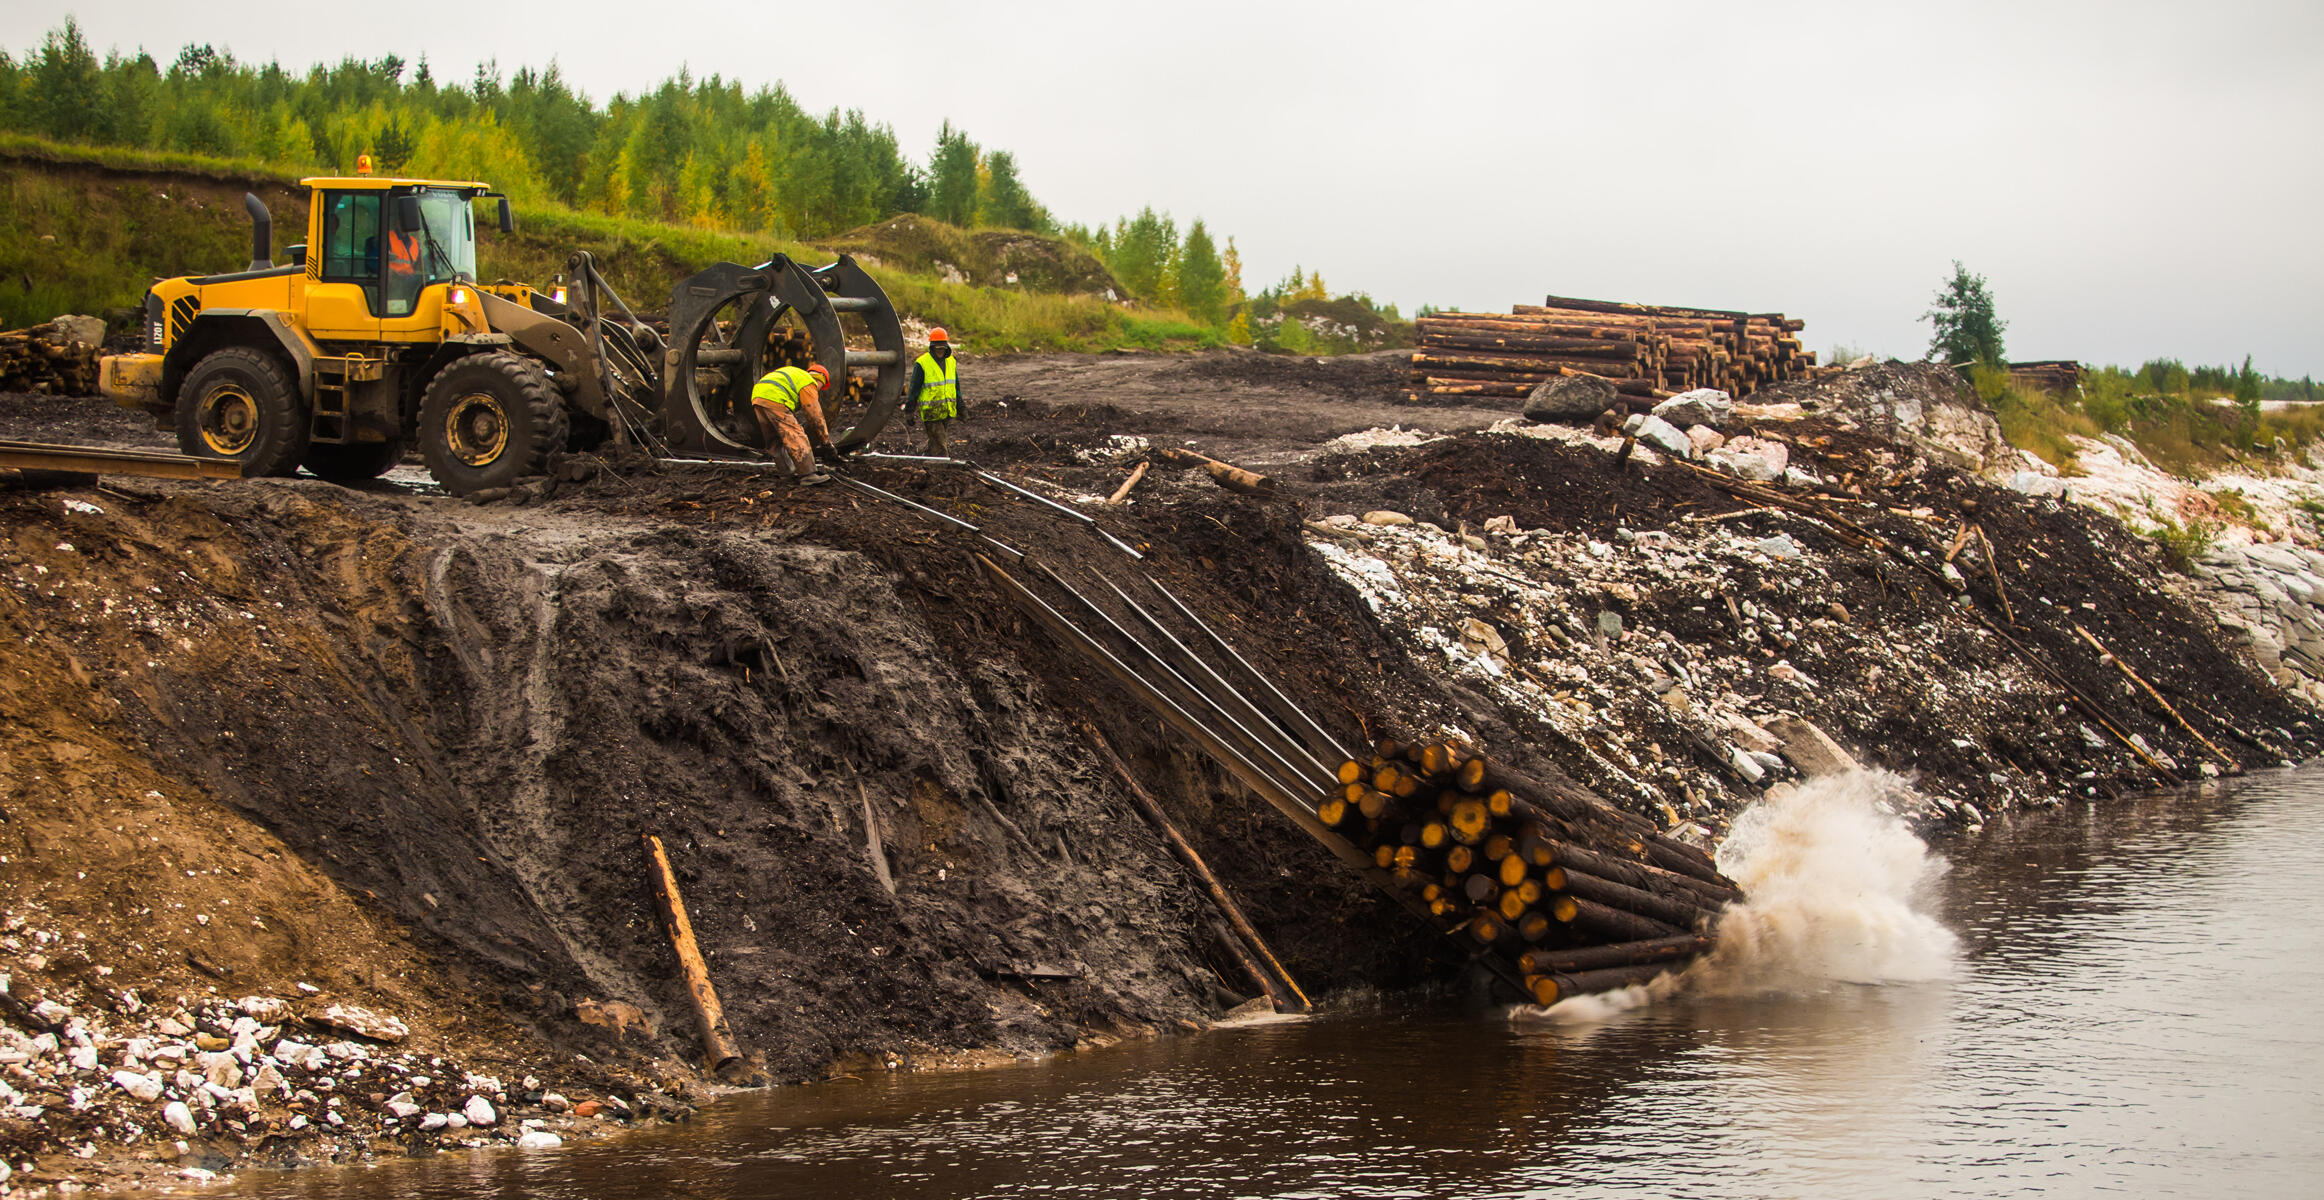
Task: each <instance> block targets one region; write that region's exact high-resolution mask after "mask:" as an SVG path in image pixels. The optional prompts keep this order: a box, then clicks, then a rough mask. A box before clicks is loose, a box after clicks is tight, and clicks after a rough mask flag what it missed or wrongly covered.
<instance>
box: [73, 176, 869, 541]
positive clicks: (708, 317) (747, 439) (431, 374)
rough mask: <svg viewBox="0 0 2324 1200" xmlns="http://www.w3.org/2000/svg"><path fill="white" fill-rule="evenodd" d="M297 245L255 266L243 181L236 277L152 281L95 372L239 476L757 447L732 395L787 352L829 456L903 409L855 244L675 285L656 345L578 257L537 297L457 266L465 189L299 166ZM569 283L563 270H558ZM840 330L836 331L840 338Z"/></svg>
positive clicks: (466, 254)
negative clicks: (801, 376) (813, 380)
mask: <svg viewBox="0 0 2324 1200" xmlns="http://www.w3.org/2000/svg"><path fill="white" fill-rule="evenodd" d="M301 182H302V184H303V186H305V187H306V188H307V189H309V197H310V203H309V205H308V212H307V237H306V241H305V242H304V243H302V244H299V245H294V246H292V247H290V249H289V252H288V257H289V260H290V261H289V262H288V263H287V264H285V265H283V266H276V265H275V264H274V262H273V259H272V253H271V247H272V242H273V220H272V217H271V216H270V215H269V214H268V212H267V210H266V206H265V205H264V204H263V203H261V202H260V201H259V199H258V198H257V197H256V196H249V195H246V196H244V197H243V204H244V207H245V208H247V209H248V210H249V213H250V217H251V223H252V230H251V261H250V263H249V265H248V266H247V267H245V268H244V269H243V270H240V271H236V272H232V273H228V274H221V275H202V276H189V277H183V278H178V279H165V280H161V281H159V282H156V283H155V284H154V285H153V287H152V289H151V290H150V291H148V292H147V293H146V297H145V348H144V350H143V351H141V352H138V353H134V354H122V355H112V356H108V357H106V358H104V359H102V360H100V362H99V386H100V388H101V390H102V391H103V392H104V393H105V394H106V395H109V396H111V397H113V398H114V399H115V400H116V401H117V402H119V403H121V404H124V405H127V406H129V407H133V408H139V409H142V410H144V411H146V412H149V413H151V414H152V415H153V416H154V417H155V418H156V420H157V421H158V422H159V423H160V425H161V427H163V428H165V429H174V430H175V431H176V434H177V440H178V446H179V448H180V449H182V450H183V451H185V452H186V453H187V454H191V455H197V456H202V457H211V458H226V459H231V460H233V461H235V462H237V463H239V464H241V468H242V473H243V474H244V475H246V476H259V475H289V474H292V473H294V472H296V471H297V470H298V469H299V468H301V467H304V468H306V469H307V470H308V471H310V472H312V473H313V474H315V475H317V476H320V477H322V478H324V479H332V480H339V481H357V480H364V479H370V478H373V477H375V476H378V475H380V474H383V473H384V472H386V471H387V470H388V469H389V468H390V467H393V466H394V465H395V464H396V463H397V462H399V461H401V460H402V458H403V455H404V451H405V450H406V449H407V448H409V447H411V446H414V445H416V446H417V447H418V449H419V451H420V456H421V458H422V460H423V461H424V462H425V463H426V464H427V468H428V472H429V474H431V475H432V476H434V477H435V479H436V481H437V482H438V483H439V484H441V485H442V486H443V487H444V488H445V489H446V490H447V491H450V492H452V493H454V494H456V495H458V494H465V493H468V492H472V491H476V490H479V489H482V488H490V487H504V486H507V485H508V484H511V483H514V482H515V481H517V480H519V479H522V478H525V477H527V476H531V475H539V474H542V473H544V472H546V471H547V470H548V469H549V468H550V466H551V463H552V459H553V458H554V457H555V456H557V455H559V454H561V453H564V452H565V451H567V450H588V449H594V448H596V447H597V446H599V445H601V444H603V443H606V442H618V443H631V444H636V445H639V446H642V447H643V448H645V449H647V450H648V451H649V452H652V453H655V454H658V455H663V456H670V457H681V456H718V455H721V454H725V455H733V454H740V453H747V452H750V451H753V450H754V449H756V448H757V443H758V440H759V434H758V428H757V422H756V421H755V420H753V419H752V417H751V413H750V388H751V385H752V383H754V382H756V380H757V379H758V378H759V376H761V375H763V374H765V373H766V372H767V371H770V370H772V369H774V368H775V367H777V366H781V365H784V363H785V362H792V363H794V364H796V365H802V366H803V365H805V364H806V363H808V362H818V363H821V364H822V365H823V366H824V367H825V368H826V369H827V370H828V371H829V372H830V375H831V378H832V379H833V381H834V382H835V386H833V387H832V388H830V389H827V390H828V392H829V394H828V395H827V396H826V397H825V400H824V407H825V417H826V419H827V421H828V423H829V426H830V428H832V429H834V430H837V431H839V432H837V433H836V434H835V435H834V438H833V440H834V442H835V444H836V445H837V446H838V448H839V449H840V450H841V451H842V452H845V451H848V450H853V449H855V448H858V447H860V446H862V445H863V444H865V443H866V442H869V441H870V440H871V438H872V437H873V436H875V435H876V434H878V433H879V431H880V430H881V428H882V427H884V426H885V425H886V423H887V421H888V419H889V418H890V417H892V416H894V415H895V413H896V412H897V411H898V409H899V408H900V407H901V405H902V400H903V391H904V375H905V356H904V352H903V351H904V341H903V332H902V328H901V326H900V324H899V322H898V320H897V317H896V312H895V309H894V307H893V306H892V305H891V304H890V303H889V302H888V299H887V295H886V293H884V292H882V291H881V290H880V287H879V285H878V284H877V283H875V282H874V281H873V280H872V278H871V277H870V276H869V275H867V274H865V273H864V271H863V270H862V269H861V268H860V267H858V266H857V265H856V264H855V262H854V261H853V260H852V259H849V258H847V257H845V256H842V257H841V258H840V259H839V260H838V261H837V262H834V263H832V264H830V265H828V266H824V267H820V268H813V269H810V268H807V267H804V266H801V265H800V264H798V263H796V262H793V261H791V260H790V259H789V258H787V257H783V256H777V257H776V258H774V259H772V260H770V261H768V262H765V263H761V264H759V265H758V266H755V267H746V266H742V265H740V264H736V263H719V264H716V265H714V266H712V267H710V268H708V269H706V270H704V271H702V272H701V273H699V274H697V275H695V276H694V277H692V278H690V279H687V280H684V281H681V282H680V283H679V284H678V285H677V286H676V287H675V288H674V289H673V291H672V294H671V301H670V308H669V319H670V328H671V330H672V333H673V336H672V337H671V338H669V339H664V338H663V337H662V336H661V335H660V334H659V333H658V332H657V331H656V329H655V328H654V327H653V326H651V325H649V324H647V323H646V322H645V321H644V320H642V319H640V318H639V317H638V315H637V314H636V313H634V312H632V311H631V310H630V308H629V306H628V305H627V304H625V303H624V302H623V301H622V299H621V297H620V296H619V295H617V294H615V292H614V291H613V289H612V288H611V287H610V286H609V285H608V284H607V283H606V281H605V279H604V277H603V276H602V275H601V274H599V273H598V271H597V269H596V267H595V264H594V263H593V262H592V261H591V259H590V256H589V255H588V254H587V253H586V252H578V253H575V254H574V255H573V256H572V257H571V259H570V260H568V262H567V275H566V276H560V277H559V280H558V281H557V285H556V286H555V287H553V288H552V289H550V290H546V291H543V290H538V289H535V288H533V287H531V286H529V285H526V284H522V283H512V282H508V281H501V282H498V283H494V284H490V285H482V284H479V283H478V282H477V279H476V244H477V236H476V222H475V204H476V202H478V201H480V200H487V199H491V200H497V201H498V202H499V204H498V215H499V224H500V229H501V232H502V233H504V234H507V233H512V232H514V229H515V223H514V220H513V216H512V214H511V212H510V208H509V202H508V198H507V197H505V196H501V195H499V194H498V193H495V192H493V191H492V190H491V189H490V188H489V187H487V186H486V185H485V184H482V183H477V182H472V181H447V180H428V179H392V178H375V177H371V176H354V177H346V178H318V179H307V180H303V181H301ZM568 276H569V278H568ZM851 338H852V339H853V340H854V341H855V342H857V343H859V345H858V346H856V347H851V346H850V345H849V341H850V339H851Z"/></svg>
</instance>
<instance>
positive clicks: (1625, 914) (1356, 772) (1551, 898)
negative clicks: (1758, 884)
mask: <svg viewBox="0 0 2324 1200" xmlns="http://www.w3.org/2000/svg"><path fill="white" fill-rule="evenodd" d="M1374 749H1375V753H1374V755H1373V757H1372V758H1371V759H1370V760H1369V761H1362V760H1356V759H1350V760H1348V761H1346V762H1344V763H1342V764H1340V767H1339V772H1338V775H1339V786H1338V787H1337V788H1336V789H1334V790H1332V791H1330V792H1328V793H1326V794H1325V796H1324V797H1323V799H1322V801H1321V803H1319V804H1318V805H1317V808H1316V816H1317V818H1318V819H1320V820H1321V821H1322V822H1323V823H1324V824H1325V825H1328V826H1330V827H1332V828H1333V829H1334V830H1336V831H1338V832H1339V833H1340V835H1341V836H1343V837H1345V838H1347V839H1348V840H1349V841H1350V842H1352V843H1354V844H1355V845H1356V846H1358V847H1359V848H1362V849H1365V850H1368V851H1370V852H1371V854H1372V857H1373V862H1374V863H1376V864H1377V865H1378V866H1379V867H1380V868H1381V869H1382V870H1383V871H1386V872H1388V873H1389V876H1390V878H1391V880H1392V881H1393V882H1394V884H1395V885H1396V886H1397V887H1399V888H1401V889H1403V890H1405V891H1406V892H1407V893H1409V894H1410V895H1411V896H1413V897H1414V898H1416V899H1417V900H1418V901H1419V902H1420V903H1421V904H1422V905H1425V906H1426V907H1427V909H1428V911H1429V912H1430V913H1431V914H1432V915H1434V916H1435V917H1437V918H1438V919H1440V920H1441V921H1444V922H1447V923H1456V922H1457V923H1458V926H1459V929H1460V931H1461V935H1462V936H1464V937H1466V938H1467V939H1468V940H1469V941H1470V942H1471V943H1473V944H1474V945H1475V946H1476V947H1477V949H1478V950H1479V951H1480V953H1482V954H1487V955H1493V956H1496V957H1497V958H1498V959H1499V960H1500V962H1501V965H1502V966H1503V967H1504V968H1506V970H1505V972H1504V973H1513V974H1514V975H1515V976H1516V977H1517V978H1519V979H1520V980H1522V982H1523V985H1524V989H1525V991H1526V993H1527V994H1528V995H1529V996H1531V997H1532V998H1533V1000H1534V1002H1535V1003H1538V1004H1543V1005H1549V1004H1554V1003H1556V1002H1558V1001H1559V1000H1563V999H1566V998H1568V997H1571V996H1577V995H1585V994H1588V993H1592V992H1604V991H1611V990H1613V989H1615V988H1622V987H1629V986H1632V985H1634V984H1643V983H1646V982H1648V981H1649V980H1652V979H1653V978H1654V977H1655V976H1657V975H1661V974H1663V973H1665V972H1668V971H1675V970H1677V969H1679V968H1680V967H1682V966H1684V965H1685V964H1686V963H1687V962H1688V961H1690V960H1692V959H1693V958H1695V957H1696V956H1698V955H1700V954H1702V953H1704V952H1705V951H1707V950H1708V949H1710V946H1711V934H1712V932H1713V930H1714V927H1715V926H1716V924H1717V921H1718V915H1719V911H1720V909H1721V908H1722V907H1724V906H1725V905H1727V904H1729V903H1731V902H1734V901H1738V900H1741V899H1742V898H1743V893H1742V891H1741V890H1740V889H1738V888H1737V887H1736V886H1735V882H1734V881H1733V880H1731V879H1728V878H1727V877H1726V876H1725V875H1722V874H1720V873H1719V869H1718V867H1717V866H1716V865H1714V864H1713V863H1712V861H1711V857H1710V856H1709V855H1708V854H1705V853H1704V852H1703V851H1701V850H1699V849H1696V848H1695V847H1693V846H1689V845H1687V844H1686V843H1684V842H1680V841H1677V840H1675V839H1673V838H1670V837H1668V836H1666V835H1664V834H1663V833H1662V832H1661V831H1659V830H1657V829H1656V828H1655V826H1654V824H1653V822H1651V821H1648V820H1647V819H1646V818H1644V817H1640V816H1636V815H1634V814H1631V813H1626V812H1623V811H1621V810H1620V809H1616V808H1612V807H1609V806H1607V805H1606V804H1605V803H1604V802H1602V801H1600V800H1598V799H1597V798H1596V797H1594V796H1592V795H1590V794H1589V793H1588V792H1586V791H1584V790H1582V789H1581V788H1579V787H1577V786H1574V785H1572V784H1567V783H1551V782H1545V781H1542V780H1537V779H1533V778H1530V777H1528V776H1526V775H1523V774H1520V773H1518V772H1517V771H1514V770H1512V769H1510V768H1509V767H1507V766H1505V765H1502V764H1499V763H1495V762H1492V761H1490V760H1488V759H1486V758H1485V757H1483V756H1482V755H1478V754H1475V753H1473V752H1471V751H1470V750H1469V749H1468V748H1466V747H1464V746H1461V745H1459V744H1458V743H1453V742H1432V743H1428V744H1425V745H1412V746H1407V745H1401V744H1399V743H1396V742H1393V741H1383V742H1381V743H1379V744H1378V745H1377V746H1376V747H1375V748H1374Z"/></svg>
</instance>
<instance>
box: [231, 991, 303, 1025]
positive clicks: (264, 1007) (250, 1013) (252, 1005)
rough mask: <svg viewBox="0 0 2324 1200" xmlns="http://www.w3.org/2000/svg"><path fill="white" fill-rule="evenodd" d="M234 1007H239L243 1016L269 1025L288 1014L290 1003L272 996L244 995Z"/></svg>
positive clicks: (276, 1022)
mask: <svg viewBox="0 0 2324 1200" xmlns="http://www.w3.org/2000/svg"><path fill="white" fill-rule="evenodd" d="M234 1007H236V1008H239V1009H241V1010H242V1015H243V1016H245V1017H249V1018H251V1019H252V1020H254V1021H263V1022H265V1023H266V1024H269V1025H274V1024H278V1023H280V1022H281V1021H282V1019H283V1018H284V1017H286V1016H289V1015H290V1005H289V1004H287V1003H285V1002H283V1001H281V1000H277V999H275V998H274V997H272V996H244V997H243V998H242V999H241V1000H240V1001H238V1002H236V1003H235V1005H234Z"/></svg>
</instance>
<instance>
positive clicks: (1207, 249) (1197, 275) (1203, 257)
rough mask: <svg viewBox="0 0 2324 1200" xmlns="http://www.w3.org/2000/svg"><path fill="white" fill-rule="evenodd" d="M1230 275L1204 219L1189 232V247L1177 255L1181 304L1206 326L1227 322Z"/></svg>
mask: <svg viewBox="0 0 2324 1200" xmlns="http://www.w3.org/2000/svg"><path fill="white" fill-rule="evenodd" d="M1226 281H1227V271H1226V265H1225V264H1224V263H1221V262H1220V261H1219V256H1218V250H1217V248H1216V247H1215V246H1214V245H1213V243H1212V242H1211V240H1210V230H1209V229H1208V228H1206V227H1205V226H1204V225H1203V223H1202V219H1201V218H1199V217H1197V218H1195V222H1194V224H1192V225H1190V226H1188V227H1187V229H1186V243H1185V245H1183V246H1181V247H1180V248H1179V251H1178V272H1177V287H1176V289H1175V290H1176V291H1177V293H1178V303H1179V304H1180V305H1181V306H1183V307H1184V308H1185V309H1186V311H1187V312H1189V313H1192V314H1194V316H1195V317H1196V318H1197V319H1199V320H1201V321H1202V322H1203V323H1204V324H1206V325H1217V324H1219V323H1221V322H1223V321H1225V320H1226V319H1227V288H1226Z"/></svg>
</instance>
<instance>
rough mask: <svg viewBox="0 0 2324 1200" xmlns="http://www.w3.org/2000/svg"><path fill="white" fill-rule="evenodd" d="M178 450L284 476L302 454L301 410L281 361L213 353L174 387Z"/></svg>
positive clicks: (246, 352)
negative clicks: (182, 381) (175, 389)
mask: <svg viewBox="0 0 2324 1200" xmlns="http://www.w3.org/2000/svg"><path fill="white" fill-rule="evenodd" d="M177 426H178V449H179V450H182V451H184V452H185V453H187V454H192V455H196V456H199V457H202V458H228V459H232V460H234V461H235V462H238V463H240V464H242V476H243V478H245V479H255V478H258V477H259V476H262V475H289V474H292V473H293V472H295V471H297V470H298V469H299V460H300V459H301V458H304V457H306V452H307V433H308V428H307V406H306V404H305V402H304V401H302V400H301V399H300V398H299V390H298V385H297V384H296V383H295V382H293V381H292V379H291V373H290V370H289V368H288V367H286V366H284V365H283V362H282V360H281V359H279V358H276V357H275V356H274V355H272V354H269V353H267V352H266V351H264V350H258V349H254V348H252V347H249V346H228V347H227V348H225V349H223V350H213V351H211V352H210V353H209V354H208V355H206V356H204V357H203V359H202V361H200V362H198V363H195V364H194V369H193V370H191V371H188V372H186V378H185V382H184V383H181V384H179V385H178V402H177Z"/></svg>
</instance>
